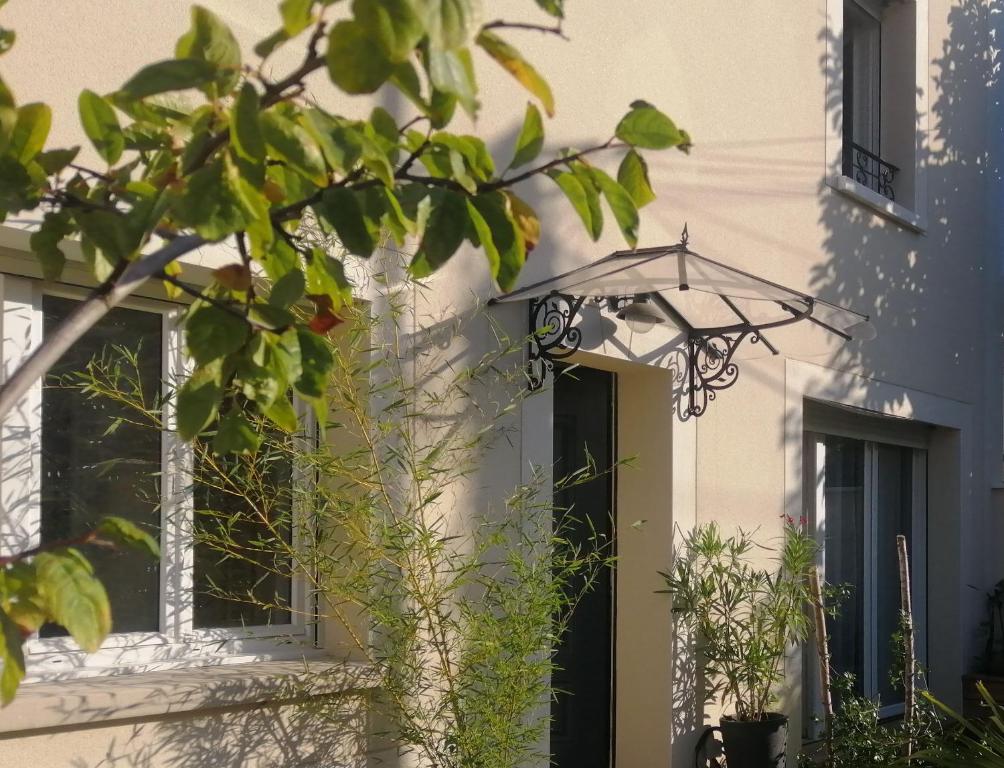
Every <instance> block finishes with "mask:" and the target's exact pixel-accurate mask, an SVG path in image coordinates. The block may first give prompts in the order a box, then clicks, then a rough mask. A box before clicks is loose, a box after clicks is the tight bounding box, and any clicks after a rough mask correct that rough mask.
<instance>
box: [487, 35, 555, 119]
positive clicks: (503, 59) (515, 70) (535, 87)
mask: <svg viewBox="0 0 1004 768" xmlns="http://www.w3.org/2000/svg"><path fill="white" fill-rule="evenodd" d="M477 43H478V45H480V46H481V47H482V48H483V49H484V50H485V51H486V52H487V53H488V55H489V56H491V57H492V58H493V59H495V61H497V62H498V63H499V64H501V65H502V68H503V69H505V71H506V72H508V73H509V74H510V75H512V76H513V77H515V78H516V79H517V80H518V81H519V82H520V83H522V84H523V87H524V88H526V89H527V90H528V91H529V92H530V93H532V94H533V95H534V96H536V97H537V98H538V99H539V100H540V103H541V105H542V106H543V107H544V111H545V112H547V116H548V117H553V116H554V95H553V94H552V93H551V86H549V85H548V84H547V81H546V80H545V79H544V78H543V77H541V76H540V74H539V73H538V72H537V70H536V69H534V68H533V66H532V65H531V64H530V63H529V62H528V61H527V60H526V59H524V58H523V55H522V54H521V53H520V52H519V51H518V50H516V48H514V47H513V46H512V45H510V44H509V43H507V42H506V41H505V40H503V39H502V38H501V37H499V36H498V35H496V34H494V33H492V32H490V31H488V30H487V29H483V30H481V33H480V34H479V35H478V39H477Z"/></svg>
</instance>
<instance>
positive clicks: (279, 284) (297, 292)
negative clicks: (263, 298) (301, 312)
mask: <svg viewBox="0 0 1004 768" xmlns="http://www.w3.org/2000/svg"><path fill="white" fill-rule="evenodd" d="M306 288H307V281H306V279H305V278H304V276H303V271H302V270H300V269H297V268H294V269H291V270H289V272H287V273H286V274H284V275H283V276H282V277H280V278H279V279H278V280H276V281H275V283H274V284H273V286H272V291H271V292H270V293H269V295H268V303H269V304H271V305H272V306H273V307H283V308H286V307H291V306H292V305H293V304H296V302H298V301H299V300H300V299H301V298H303V292H304V291H305V290H306Z"/></svg>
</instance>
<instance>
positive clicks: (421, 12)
mask: <svg viewBox="0 0 1004 768" xmlns="http://www.w3.org/2000/svg"><path fill="white" fill-rule="evenodd" d="M411 2H412V5H413V6H414V8H415V11H416V13H417V14H418V16H419V19H420V20H421V22H422V26H423V27H425V31H426V32H427V33H428V35H429V43H430V44H431V45H432V47H433V48H434V49H439V50H452V49H454V48H461V47H463V46H464V45H465V44H466V43H467V41H468V40H469V39H470V37H471V34H472V33H473V31H474V26H475V25H476V24H478V23H480V20H481V2H480V0H411Z"/></svg>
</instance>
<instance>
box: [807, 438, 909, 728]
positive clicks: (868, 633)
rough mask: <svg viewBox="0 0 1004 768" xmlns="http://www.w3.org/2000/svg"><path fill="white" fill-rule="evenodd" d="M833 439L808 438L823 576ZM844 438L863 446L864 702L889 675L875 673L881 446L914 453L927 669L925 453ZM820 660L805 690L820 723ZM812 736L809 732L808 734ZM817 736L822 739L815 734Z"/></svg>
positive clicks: (888, 712)
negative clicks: (829, 453) (828, 448)
mask: <svg viewBox="0 0 1004 768" xmlns="http://www.w3.org/2000/svg"><path fill="white" fill-rule="evenodd" d="M829 435H830V433H827V432H813V431H808V432H806V441H805V449H806V453H807V455H806V467H807V468H814V474H813V475H812V477H813V478H814V488H813V489H812V492H811V493H808V494H807V498H806V501H807V504H806V507H807V509H806V511H807V512H808V517H809V521H810V525H811V526H812V528H813V530H814V532H815V537H816V541H817V543H818V544H819V555H818V559H817V562H816V565H817V567H819V568H820V570H821V572H822V573H825V572H826V547H825V545H824V540H823V531H824V530H825V528H826V500H825V485H826V447H825V443H824V441H825V439H826V437H828V436H829ZM842 436H849V437H852V439H855V440H860V441H862V442H863V443H864V449H865V452H864V493H865V498H864V500H863V501H864V506H863V513H864V521H863V538H864V546H865V558H864V574H863V578H864V587H865V589H864V591H863V593H862V596H863V601H862V603H863V611H862V612H863V615H864V627H863V631H864V642H863V645H864V654H865V658H864V674H863V677H862V680H861V689H862V692H863V694H864V695H865V696H867V697H869V698H872V699H874V698H876V697H877V696H878V692H879V689H880V683H881V680H880V679H879V677H878V676H879V675H882V674H885V673H886V670H879V669H878V668H877V659H876V652H877V649H878V643H879V642H881V640H882V638H878V637H876V636H875V633H876V628H877V626H878V614H877V610H878V609H877V597H876V594H877V589H878V582H877V580H876V578H875V569H876V566H877V552H878V519H877V515H878V483H877V482H876V477H877V472H878V451H877V450H876V449H877V446H878V445H879V444H880V443H881V444H884V445H896V446H901V447H905V448H908V449H910V451H911V453H912V461H913V465H912V475H911V483H912V488H911V496H912V510H911V526H910V527H911V530H910V534H911V551H910V553H909V554H910V564H911V571H912V577H911V578H912V581H911V584H910V596H911V601H912V607H913V616H914V626H915V627H916V652H917V661H918V663H919V664H920V666H921V668H923V667H924V666H925V665H926V663H927V450H926V449H925V448H918V447H917V446H916V445H914V444H913V443H911V442H905V441H900V440H897V439H896V438H895V437H894V436H890V439H888V440H885V439H883V440H880V441H879V440H876V439H875V436H874V435H873V434H872V433H871V432H870V431H868V432H862V433H861V435H860V436H855V435H853V432H852V431H851V430H846V431H844V434H843V435H842ZM817 665H818V660H817V659H816V658H815V657H814V656H813V657H810V658H809V666H810V670H807V674H808V678H809V680H810V681H811V682H810V683H809V684H808V685H807V688H809V690H810V691H811V694H812V695H811V696H810V698H809V699H808V700H809V701H810V702H811V704H812V706H811V707H810V712H811V714H813V715H815V716H816V717H817V718H819V719H821V718H822V715H823V713H822V710H821V708H820V705H819V696H818V683H817V682H816V681H817V680H818V668H817ZM902 714H903V704H902V703H897V704H889V705H885V706H882V707H881V708H880V709H879V716H880V717H882V718H888V717H898V716H900V715H902ZM810 733H811V730H810ZM814 735H819V734H814Z"/></svg>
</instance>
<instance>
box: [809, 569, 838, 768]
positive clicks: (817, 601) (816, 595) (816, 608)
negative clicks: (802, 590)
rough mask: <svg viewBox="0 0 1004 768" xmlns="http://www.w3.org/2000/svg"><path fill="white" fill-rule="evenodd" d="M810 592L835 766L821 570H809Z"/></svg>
mask: <svg viewBox="0 0 1004 768" xmlns="http://www.w3.org/2000/svg"><path fill="white" fill-rule="evenodd" d="M809 591H810V592H811V593H812V618H813V619H814V620H815V625H816V652H817V653H818V654H819V695H820V698H821V700H822V704H823V716H824V718H825V725H826V766H827V768H832V766H833V693H832V689H831V685H830V641H829V638H828V637H827V634H826V609H825V606H824V605H823V590H822V588H821V587H820V583H819V569H818V568H816V567H812V568H810V569H809Z"/></svg>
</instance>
